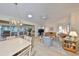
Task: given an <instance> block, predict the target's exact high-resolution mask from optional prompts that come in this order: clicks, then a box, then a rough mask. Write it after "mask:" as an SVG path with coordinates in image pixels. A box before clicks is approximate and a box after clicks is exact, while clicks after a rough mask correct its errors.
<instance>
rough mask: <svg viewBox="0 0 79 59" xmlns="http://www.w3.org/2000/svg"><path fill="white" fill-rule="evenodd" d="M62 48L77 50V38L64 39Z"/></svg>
mask: <svg viewBox="0 0 79 59" xmlns="http://www.w3.org/2000/svg"><path fill="white" fill-rule="evenodd" d="M63 48H64V49H65V50H68V51H71V52H74V53H76V52H77V51H78V50H79V40H78V41H70V40H64V41H63Z"/></svg>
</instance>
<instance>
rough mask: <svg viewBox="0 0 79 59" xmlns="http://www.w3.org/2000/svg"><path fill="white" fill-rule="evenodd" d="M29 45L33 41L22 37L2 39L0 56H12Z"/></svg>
mask: <svg viewBox="0 0 79 59" xmlns="http://www.w3.org/2000/svg"><path fill="white" fill-rule="evenodd" d="M29 45H31V43H29V42H27V41H26V40H24V39H22V38H16V39H12V40H5V41H1V42H0V56H12V55H14V54H15V53H17V52H19V51H20V50H22V49H23V48H25V47H27V46H29Z"/></svg>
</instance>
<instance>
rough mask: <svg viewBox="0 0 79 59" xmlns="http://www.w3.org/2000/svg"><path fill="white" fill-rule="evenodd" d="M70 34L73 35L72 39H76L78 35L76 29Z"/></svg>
mask: <svg viewBox="0 0 79 59" xmlns="http://www.w3.org/2000/svg"><path fill="white" fill-rule="evenodd" d="M69 36H71V40H73V41H74V40H75V39H76V38H77V36H78V35H77V32H76V31H70V33H69Z"/></svg>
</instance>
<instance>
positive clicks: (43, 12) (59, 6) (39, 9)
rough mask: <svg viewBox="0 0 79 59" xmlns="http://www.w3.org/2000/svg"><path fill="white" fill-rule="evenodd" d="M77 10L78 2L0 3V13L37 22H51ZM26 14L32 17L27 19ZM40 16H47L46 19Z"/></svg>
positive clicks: (78, 8) (78, 7)
mask: <svg viewBox="0 0 79 59" xmlns="http://www.w3.org/2000/svg"><path fill="white" fill-rule="evenodd" d="M16 8H17V9H16ZM78 10H79V4H78V3H70V4H68V3H18V5H17V6H16V5H15V4H14V3H0V14H1V15H6V16H12V17H18V18H21V19H25V20H28V21H31V22H34V23H38V24H44V23H52V22H53V21H57V20H60V18H62V17H64V16H67V15H68V14H69V13H71V12H74V11H78ZM28 14H32V15H33V18H31V19H29V18H28V17H27V15H28ZM42 16H45V17H47V18H46V20H45V19H43V18H42Z"/></svg>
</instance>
